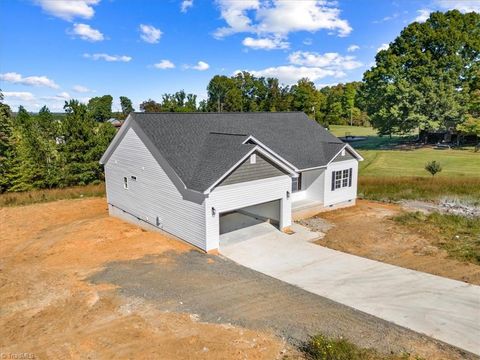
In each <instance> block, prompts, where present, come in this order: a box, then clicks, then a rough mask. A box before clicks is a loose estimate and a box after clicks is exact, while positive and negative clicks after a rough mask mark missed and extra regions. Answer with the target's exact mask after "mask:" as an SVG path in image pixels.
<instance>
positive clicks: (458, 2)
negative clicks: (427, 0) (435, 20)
mask: <svg viewBox="0 0 480 360" xmlns="http://www.w3.org/2000/svg"><path fill="white" fill-rule="evenodd" d="M435 4H436V5H437V6H438V7H440V8H442V9H445V10H452V9H457V10H458V11H461V12H472V11H474V12H480V1H478V0H436V1H435Z"/></svg>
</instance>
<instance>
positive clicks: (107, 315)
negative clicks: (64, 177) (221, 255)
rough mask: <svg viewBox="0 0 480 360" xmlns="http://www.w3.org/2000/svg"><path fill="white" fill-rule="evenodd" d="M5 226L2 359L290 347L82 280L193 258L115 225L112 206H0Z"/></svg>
mask: <svg viewBox="0 0 480 360" xmlns="http://www.w3.org/2000/svg"><path fill="white" fill-rule="evenodd" d="M0 224H1V234H0V254H1V258H0V314H1V317H0V353H2V354H18V353H29V354H34V356H35V358H36V359H37V358H40V359H42V358H43V359H47V358H48V359H64V358H72V357H73V358H132V357H133V358H139V359H141V358H152V357H156V356H157V357H162V358H169V359H173V358H198V359H202V358H204V359H207V358H208V359H229V358H230V359H233V358H248V359H272V358H276V357H280V354H281V353H282V352H284V351H286V350H285V349H287V348H288V347H286V345H285V343H284V342H283V341H282V340H281V339H279V338H277V337H274V336H273V335H271V334H268V333H266V332H258V331H252V330H248V329H243V328H239V327H233V326H225V325H217V324H207V323H202V322H199V321H197V320H196V318H195V317H192V316H190V315H189V314H186V313H168V312H161V311H159V310H158V309H156V308H155V307H154V306H153V305H152V304H150V303H148V302H146V301H144V300H143V299H141V298H135V299H132V298H128V297H126V296H118V295H116V292H115V291H114V290H115V287H114V286H113V285H102V284H99V285H94V284H92V283H89V282H87V281H85V279H86V278H87V277H88V276H90V275H92V274H94V273H95V272H97V271H99V270H101V269H102V267H103V266H105V264H107V263H108V262H110V261H126V260H134V259H140V258H143V257H144V256H148V255H151V254H155V255H158V254H161V253H164V252H166V251H171V252H172V251H173V252H185V251H189V250H191V248H190V247H188V246H187V245H184V244H182V243H181V242H178V241H176V240H174V239H169V238H167V237H165V236H162V235H159V234H155V233H150V232H145V231H142V230H140V229H138V228H136V227H134V226H130V225H128V224H126V223H123V222H121V221H119V220H117V219H113V218H110V217H108V213H107V211H106V203H105V199H88V200H66V201H59V202H54V203H48V204H41V205H31V206H25V207H16V208H2V209H0ZM2 356H3V355H2Z"/></svg>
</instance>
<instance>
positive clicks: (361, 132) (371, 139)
mask: <svg viewBox="0 0 480 360" xmlns="http://www.w3.org/2000/svg"><path fill="white" fill-rule="evenodd" d="M330 131H331V132H332V133H333V134H334V135H336V136H344V135H345V133H349V134H351V135H356V136H368V139H367V140H364V141H358V142H353V143H351V145H352V146H353V147H354V148H355V149H356V150H358V151H359V152H360V154H361V155H362V156H363V157H364V159H365V160H364V161H363V162H362V163H360V175H363V176H382V177H390V176H402V177H404V176H430V174H429V173H427V172H426V171H425V169H424V167H425V164H426V163H427V162H429V161H432V160H436V161H438V162H440V164H441V166H442V168H443V170H442V171H441V172H440V173H439V174H438V175H436V176H438V177H480V153H475V152H474V151H473V149H472V148H468V149H464V150H460V149H448V150H437V149H433V148H422V149H417V150H387V149H382V147H385V146H392V145H395V144H396V143H398V142H399V141H401V140H403V139H405V138H402V137H392V138H389V137H388V136H384V137H379V136H377V135H376V133H375V130H374V129H372V128H370V127H360V126H346V125H332V126H331V127H330Z"/></svg>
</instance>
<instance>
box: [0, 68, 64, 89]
mask: <svg viewBox="0 0 480 360" xmlns="http://www.w3.org/2000/svg"><path fill="white" fill-rule="evenodd" d="M0 80H3V81H6V82H9V83H12V84H22V85H29V86H45V87H49V88H52V89H58V88H59V86H58V85H57V84H56V83H55V81H53V80H51V79H49V78H48V77H46V76H26V77H23V76H22V75H21V74H18V73H16V72H9V73H4V74H0Z"/></svg>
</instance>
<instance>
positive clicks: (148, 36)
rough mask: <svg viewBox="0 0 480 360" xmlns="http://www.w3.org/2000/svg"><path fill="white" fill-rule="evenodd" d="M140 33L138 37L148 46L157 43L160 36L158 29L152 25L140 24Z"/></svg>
mask: <svg viewBox="0 0 480 360" xmlns="http://www.w3.org/2000/svg"><path fill="white" fill-rule="evenodd" d="M140 31H141V33H142V34H141V35H140V37H141V38H142V40H143V41H145V42H147V43H150V44H156V43H158V41H159V40H160V37H161V36H162V32H161V31H160V29H157V28H156V27H154V26H152V25H145V24H140Z"/></svg>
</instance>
